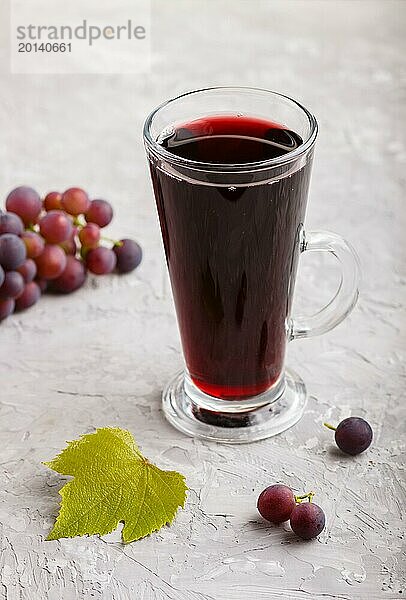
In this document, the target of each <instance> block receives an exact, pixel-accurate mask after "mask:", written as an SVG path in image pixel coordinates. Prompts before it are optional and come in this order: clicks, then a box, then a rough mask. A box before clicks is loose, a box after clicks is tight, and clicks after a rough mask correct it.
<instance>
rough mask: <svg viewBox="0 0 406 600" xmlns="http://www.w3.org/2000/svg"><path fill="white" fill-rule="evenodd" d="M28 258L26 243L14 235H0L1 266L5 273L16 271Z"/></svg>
mask: <svg viewBox="0 0 406 600" xmlns="http://www.w3.org/2000/svg"><path fill="white" fill-rule="evenodd" d="M26 256H27V252H26V249H25V245H24V242H22V241H21V240H20V238H19V237H18V236H16V235H15V234H14V233H4V234H3V235H0V265H1V266H2V267H3V268H4V270H5V271H14V270H15V269H18V267H19V266H20V265H22V264H23V262H24V261H25V259H26Z"/></svg>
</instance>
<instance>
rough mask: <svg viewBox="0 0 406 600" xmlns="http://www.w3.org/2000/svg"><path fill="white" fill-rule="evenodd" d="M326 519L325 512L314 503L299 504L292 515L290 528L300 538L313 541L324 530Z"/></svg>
mask: <svg viewBox="0 0 406 600" xmlns="http://www.w3.org/2000/svg"><path fill="white" fill-rule="evenodd" d="M325 523H326V517H325V515H324V512H323V510H322V509H321V508H320V506H317V504H314V502H302V503H301V504H297V505H296V506H295V508H294V509H293V511H292V514H291V515H290V526H291V527H292V530H293V531H294V532H295V533H296V535H298V536H299V537H301V538H303V539H304V540H311V539H313V538H315V537H317V536H318V535H319V533H321V532H322V531H323V529H324V526H325Z"/></svg>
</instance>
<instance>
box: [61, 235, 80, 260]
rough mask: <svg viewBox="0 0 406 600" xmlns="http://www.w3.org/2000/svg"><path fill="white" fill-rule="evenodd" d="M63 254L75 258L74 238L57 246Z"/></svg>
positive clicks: (75, 246)
mask: <svg viewBox="0 0 406 600" xmlns="http://www.w3.org/2000/svg"><path fill="white" fill-rule="evenodd" d="M59 245H60V247H61V248H62V250H63V251H64V252H65V254H70V255H71V256H75V254H76V251H77V245H76V240H75V238H74V237H71V238H70V239H69V240H66V241H65V242H62V244H59Z"/></svg>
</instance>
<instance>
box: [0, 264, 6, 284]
mask: <svg viewBox="0 0 406 600" xmlns="http://www.w3.org/2000/svg"><path fill="white" fill-rule="evenodd" d="M5 276H6V274H5V272H4V269H3V267H2V266H1V265H0V285H3V281H4V278H5Z"/></svg>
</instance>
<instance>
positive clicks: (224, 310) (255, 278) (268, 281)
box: [151, 115, 311, 400]
mask: <svg viewBox="0 0 406 600" xmlns="http://www.w3.org/2000/svg"><path fill="white" fill-rule="evenodd" d="M160 143H161V144H162V146H163V147H164V148H165V149H166V150H167V151H169V152H170V153H171V154H173V155H174V158H175V155H176V156H177V157H182V158H186V159H189V160H192V161H198V162H199V163H210V164H211V165H215V164H216V163H222V164H224V163H225V164H227V165H230V164H238V165H241V164H245V163H253V162H257V161H264V160H268V159H272V158H277V157H280V156H283V155H285V154H286V153H288V152H291V151H292V150H294V149H296V148H297V147H298V146H299V145H301V144H302V139H301V138H300V136H299V135H298V134H296V133H295V132H293V131H290V130H288V129H286V128H284V127H283V126H281V125H279V124H277V123H273V122H271V121H265V120H262V119H257V118H251V117H245V116H232V115H230V116H223V115H218V116H210V117H206V118H203V119H198V120H195V121H191V122H189V123H185V124H183V125H182V126H178V127H174V128H172V130H171V131H170V132H169V133H168V135H166V137H165V136H163V137H162V139H160ZM201 168H203V167H201ZM273 169H274V171H273V178H272V179H270V178H269V177H268V179H267V178H266V176H265V175H264V171H262V172H261V175H260V176H261V179H260V180H259V181H258V174H257V173H258V171H256V170H255V169H253V170H252V173H253V176H252V178H251V182H250V183H248V184H244V185H238V177H239V176H240V177H241V175H236V180H237V183H236V184H235V185H232V184H230V185H229V186H228V185H223V184H222V183H221V174H220V176H219V171H220V172H221V167H219V168H218V169H217V171H216V169H215V170H214V171H213V169H212V170H211V172H210V169H209V170H208V171H207V172H206V175H205V177H206V179H205V180H204V181H203V180H202V174H201V172H200V174H199V179H194V178H193V176H191V175H190V173H193V170H192V171H188V176H187V177H184V178H183V177H182V175H180V176H179V172H178V173H175V175H173V174H171V173H168V172H166V170H164V169H161V168H159V167H157V165H156V164H155V163H154V161H151V174H152V181H153V186H154V192H155V197H156V202H157V208H158V214H159V219H160V224H161V229H162V236H163V241H164V246H165V253H166V258H167V263H168V268H169V274H170V278H171V284H172V290H173V295H174V300H175V306H176V311H177V317H178V322H179V328H180V334H181V338H182V345H183V351H184V355H185V359H186V364H187V368H188V371H189V375H190V376H191V378H192V380H193V382H194V383H195V384H196V385H197V386H198V387H199V389H200V390H202V391H203V392H205V393H207V394H210V395H211V396H214V397H217V398H221V399H226V400H236V399H239V400H240V399H245V398H248V397H250V396H254V395H257V394H260V393H261V392H264V391H265V390H267V389H268V388H270V387H271V386H272V385H273V384H274V383H275V382H277V380H278V379H279V377H280V376H281V374H282V370H283V364H284V355H285V347H286V342H287V329H286V327H287V320H288V318H289V315H290V309H291V303H292V296H293V284H294V280H295V275H296V267H297V260H298V255H299V251H300V241H299V238H300V231H301V228H302V224H303V220H304V212H305V206H306V199H307V192H308V186H309V178H310V170H311V155H310V157H309V158H308V160H307V162H306V164H303V162H302V163H301V164H299V161H298V160H295V161H294V162H291V163H289V165H288V166H286V165H285V167H284V168H281V170H280V177H279V176H276V177H275V167H273ZM179 171H180V169H179ZM246 171H248V172H249V171H250V166H249V165H247V169H246ZM213 172H215V174H214V175H213ZM196 173H197V171H196ZM219 177H220V179H219ZM245 177H246V174H245ZM227 181H228V180H227Z"/></svg>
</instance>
